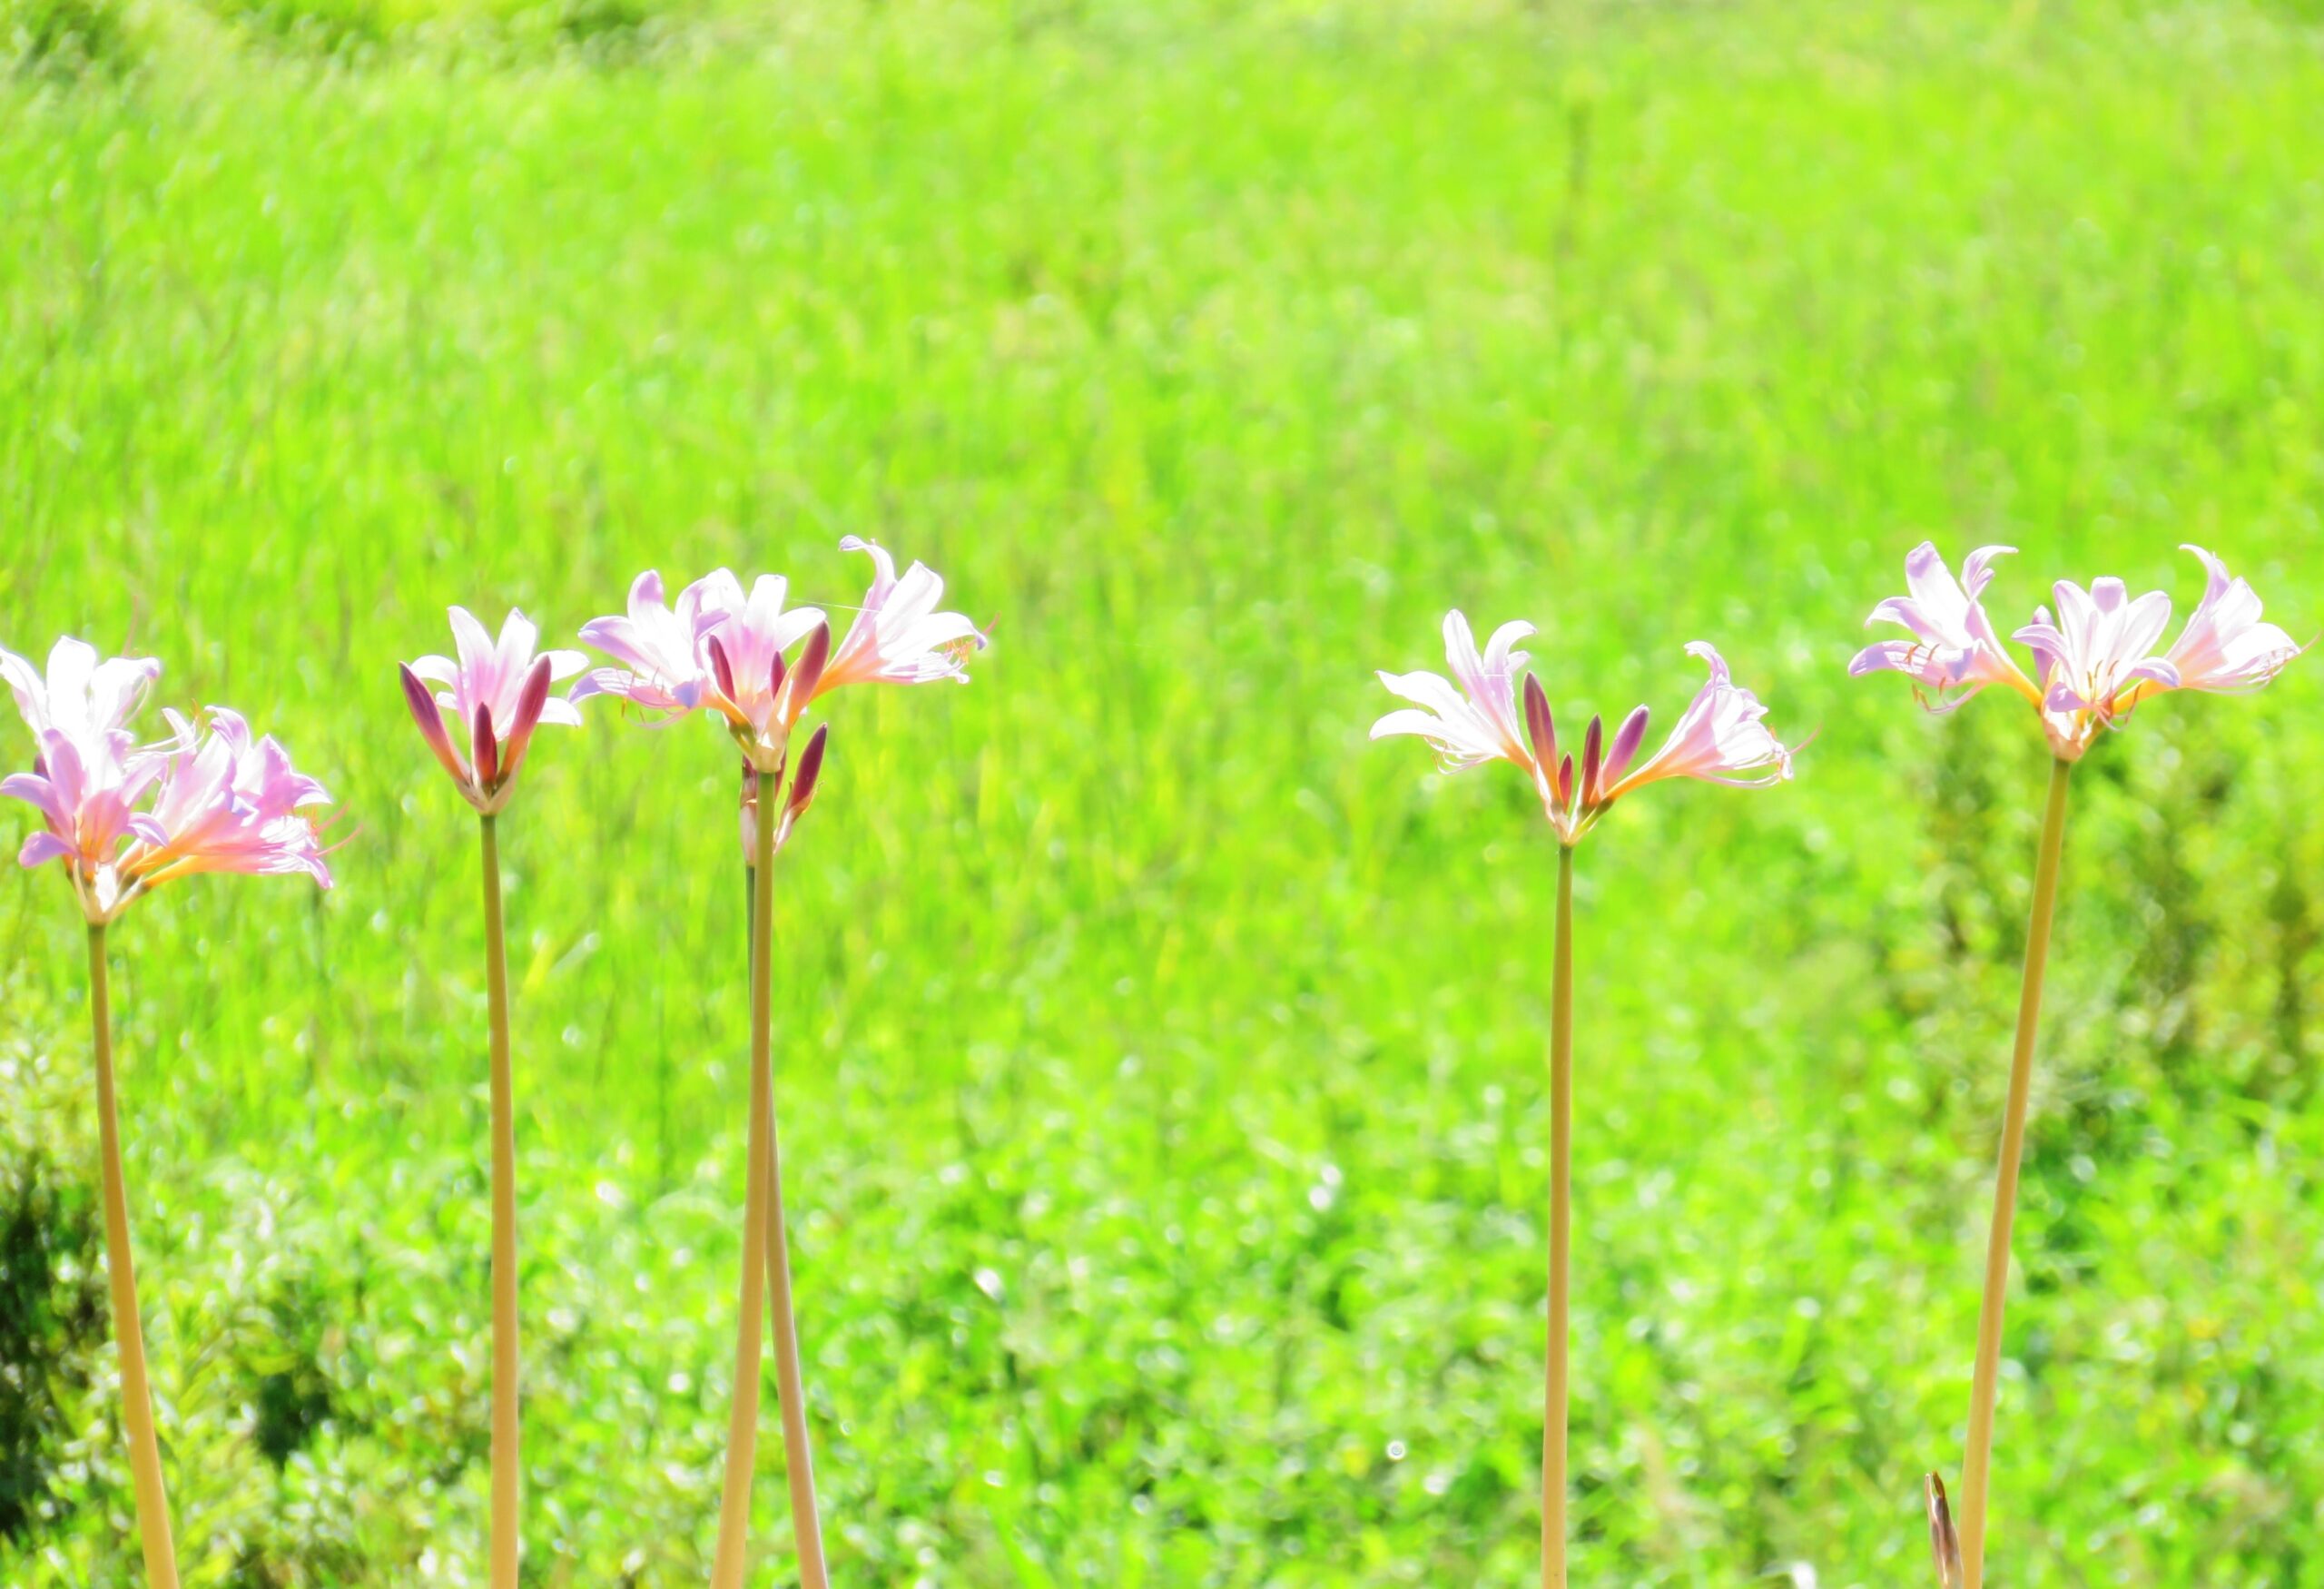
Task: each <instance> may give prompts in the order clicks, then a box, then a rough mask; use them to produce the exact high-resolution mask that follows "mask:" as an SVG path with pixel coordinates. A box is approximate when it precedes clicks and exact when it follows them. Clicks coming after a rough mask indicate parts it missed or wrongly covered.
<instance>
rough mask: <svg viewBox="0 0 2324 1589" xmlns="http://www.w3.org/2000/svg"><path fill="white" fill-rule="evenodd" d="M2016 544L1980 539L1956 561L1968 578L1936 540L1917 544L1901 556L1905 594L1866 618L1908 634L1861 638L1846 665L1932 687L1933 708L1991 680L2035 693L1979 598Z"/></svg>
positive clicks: (1947, 706)
mask: <svg viewBox="0 0 2324 1589" xmlns="http://www.w3.org/2000/svg"><path fill="white" fill-rule="evenodd" d="M2016 549H2017V548H2015V547H1979V548H1977V549H1976V550H1975V551H1974V552H1971V553H1970V554H1969V560H1968V561H1967V562H1965V563H1964V564H1963V565H1962V566H1961V572H1962V574H1963V575H1964V576H1965V579H1961V580H1956V579H1955V578H1954V577H1953V570H1952V569H1951V568H1947V567H1946V566H1945V559H1944V558H1942V557H1940V556H1938V555H1937V550H1936V545H1935V542H1933V541H1923V542H1921V544H1920V545H1918V546H1916V547H1915V548H1913V549H1912V551H1911V552H1909V553H1908V554H1906V556H1905V589H1906V591H1907V594H1906V595H1904V596H1892V597H1889V598H1888V599H1887V600H1886V601H1884V602H1882V603H1881V604H1880V605H1879V606H1878V607H1875V608H1873V609H1872V616H1871V617H1868V618H1866V620H1865V621H1866V623H1870V624H1882V623H1886V624H1897V625H1901V626H1902V627H1905V628H1906V629H1908V630H1910V631H1911V632H1912V636H1913V637H1912V638H1911V639H1910V640H1883V641H1880V642H1878V643H1876V644H1875V645H1871V646H1866V647H1865V648H1864V649H1863V650H1862V651H1859V652H1857V653H1856V659H1855V660H1854V661H1853V662H1851V663H1849V664H1848V672H1849V673H1850V674H1852V675H1856V676H1862V675H1864V674H1867V673H1877V672H1880V671H1882V670H1883V669H1887V670H1890V671H1894V672H1896V673H1902V674H1905V675H1907V676H1910V677H1911V678H1912V679H1913V681H1914V682H1915V685H1917V686H1920V687H1921V688H1923V689H1925V690H1927V691H1928V692H1929V693H1930V699H1931V702H1932V705H1931V708H1930V709H1931V710H1933V711H1951V710H1952V709H1953V708H1954V707H1955V706H1959V705H1960V704H1961V703H1962V702H1964V701H1965V700H1967V699H1968V698H1969V697H1970V696H1974V695H1975V694H1976V693H1977V692H1978V691H1979V690H1981V689H1983V688H1984V687H1985V686H1987V685H1989V684H1997V685H2002V686H2006V687H2008V688H2010V689H2014V690H2015V691H2017V692H2018V693H2019V694H2020V695H2022V696H2025V697H2026V698H2027V699H2028V700H2035V699H2037V698H2038V696H2037V695H2036V693H2035V691H2034V688H2033V683H2032V681H2031V680H2029V679H2027V678H2026V676H2025V674H2024V670H2023V669H2022V668H2020V667H2019V666H2017V664H2016V663H2015V662H2014V660H2012V659H2011V657H2010V655H2009V653H2008V652H2006V651H2004V649H2002V644H2001V636H2000V635H1999V634H1998V633H1997V632H1995V630H1994V625H1993V620H1992V619H1991V618H1988V617H1986V616H1985V609H1984V603H1983V601H1982V600H1981V599H1980V598H1981V597H1983V596H1984V591H1985V587H1986V586H1987V585H1989V584H1991V583H1992V582H1993V577H1994V572H1993V563H1994V558H1999V557H2004V556H2007V555H2008V554H2010V553H2013V552H2014V551H2015V550H2016Z"/></svg>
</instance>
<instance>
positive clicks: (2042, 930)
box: [1961, 760, 2073, 1589]
mask: <svg viewBox="0 0 2324 1589" xmlns="http://www.w3.org/2000/svg"><path fill="white" fill-rule="evenodd" d="M2072 776H2073V763H2072V762H2069V761H2063V760H2061V761H2059V762H2057V763H2056V764H2055V765H2053V766H2052V767H2051V769H2050V801H2049V806H2048V809H2047V810H2046V811H2045V812H2044V813H2043V818H2042V849H2041V854H2040V857H2039V859H2038V860H2036V861H2035V863H2034V866H2033V922H2032V923H2031V924H2030V925H2029V926H2028V927H2027V928H2026V931H2025V976H2024V982H2023V983H2022V985H2021V986H2020V988H2019V991H2018V997H2017V1046H2016V1050H2015V1051H2014V1053H2013V1054H2012V1055H2011V1058H2010V1064H2009V1103H2008V1106H2007V1108H2006V1110H2004V1113H2003V1115H2002V1126H2001V1169H2000V1173H1999V1176H1998V1178H1997V1179H1996V1181H1995V1183H1994V1222H1993V1230H1992V1233H1991V1234H1990V1236H1989V1237H1988V1238H1987V1239H1986V1243H1985V1290H1984V1302H1983V1304H1982V1305H1981V1307H1980V1308H1979V1309H1978V1313H1977V1368H1976V1376H1975V1378H1974V1382H1973V1384H1972V1387H1971V1389H1970V1392H1969V1446H1968V1454H1967V1456H1965V1459H1964V1460H1963V1462H1962V1465H1961V1558H1962V1568H1963V1572H1964V1574H1965V1580H1966V1589H1982V1585H1983V1584H1984V1576H1985V1499H1986V1495H1987V1493H1988V1491H1987V1484H1988V1480H1989V1478H1990V1476H1991V1473H1992V1466H1993V1446H1994V1389H1995V1384H1996V1381H1997V1380H1998V1379H1999V1377H2000V1375H2001V1325H2002V1309H2003V1308H2004V1307H2005V1306H2006V1305H2007V1303H2008V1299H2009V1236H2010V1226H2011V1224H2012V1223H2013V1222H2014V1219H2015V1217H2016V1213H2017V1166H2018V1160H2019V1159H2020V1158H2021V1157H2023V1155H2024V1150H2025V1108H2026V1100H2027V1097H2028V1095H2029V1094H2030V1093H2031V1091H2033V1039H2034V1034H2035V1031H2037V1029H2038V1028H2039V1027H2040V1025H2041V1020H2042V979H2043V972H2045V971H2046V970H2047V969H2048V966H2049V961H2050V923H2051V921H2052V919H2053V917H2054V915H2055V914H2056V913H2057V903H2058V870H2059V863H2060V859H2061V857H2062V856H2063V854H2064V851H2065V837H2066V788H2067V782H2068V780H2069V779H2070V778H2071V777H2072Z"/></svg>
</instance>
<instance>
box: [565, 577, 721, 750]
mask: <svg viewBox="0 0 2324 1589" xmlns="http://www.w3.org/2000/svg"><path fill="white" fill-rule="evenodd" d="M741 606H743V587H742V584H741V582H740V581H738V580H737V579H736V578H735V577H734V575H733V574H732V573H730V572H728V571H727V570H726V569H724V568H720V569H718V570H716V571H715V572H714V573H710V574H706V575H704V577H701V578H699V579H697V580H695V581H694V583H693V584H691V585H689V586H687V587H685V588H684V590H682V591H680V592H679V593H678V605H677V607H675V609H673V608H672V607H670V606H669V605H668V604H667V603H666V602H665V601H664V599H663V596H662V576H661V575H660V573H658V572H657V571H656V570H655V569H652V568H648V569H646V570H645V572H644V573H643V574H640V575H639V576H638V577H636V578H635V579H634V580H632V581H631V582H630V587H629V611H628V612H627V613H626V614H625V615H624V614H615V615H614V616H612V617H602V618H592V619H590V620H589V621H588V622H587V623H586V624H584V625H582V626H581V639H582V641H583V643H584V644H586V645H590V646H596V648H597V649H598V650H600V651H603V652H605V653H606V655H607V656H611V657H613V658H614V660H615V661H616V662H619V663H621V664H622V665H623V666H620V667H596V668H591V669H590V670H589V671H588V672H587V673H586V674H584V675H582V677H581V682H580V683H578V684H576V685H575V686H573V690H572V694H571V696H570V697H569V698H570V699H571V700H573V701H575V702H580V701H585V700H587V699H588V698H589V697H590V696H620V697H621V698H623V699H624V700H626V701H628V702H630V703H631V704H633V705H635V706H643V707H645V709H646V710H648V711H652V712H666V713H669V714H671V716H672V719H673V720H674V719H675V718H676V717H681V716H684V715H685V714H687V713H689V712H691V711H693V710H694V708H695V707H697V706H701V705H702V704H703V696H704V693H705V692H706V691H707V690H708V689H709V688H710V683H711V678H710V665H709V662H708V661H707V659H706V658H705V657H704V655H703V646H702V641H703V637H704V636H705V635H707V634H708V633H709V632H710V631H711V630H712V629H713V628H714V627H716V626H717V625H718V623H719V622H720V621H721V620H722V619H724V617H725V616H726V615H727V614H728V613H729V612H731V611H733V610H734V608H736V607H741Z"/></svg>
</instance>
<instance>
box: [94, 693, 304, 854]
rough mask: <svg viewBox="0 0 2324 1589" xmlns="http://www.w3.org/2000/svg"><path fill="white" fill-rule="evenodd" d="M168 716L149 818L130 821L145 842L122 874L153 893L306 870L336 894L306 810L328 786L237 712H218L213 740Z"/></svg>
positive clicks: (220, 708)
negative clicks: (188, 880)
mask: <svg viewBox="0 0 2324 1589" xmlns="http://www.w3.org/2000/svg"><path fill="white" fill-rule="evenodd" d="M168 716H169V719H170V726H171V728H172V730H173V732H174V734H175V736H176V743H175V745H173V746H172V747H171V748H170V749H169V751H168V752H167V753H166V754H165V755H163V756H162V773H161V779H160V787H159V790H158V792H157V793H156V794H155V795H154V797H153V810H152V812H151V813H144V812H141V813H139V814H136V815H133V816H132V817H131V818H130V819H129V825H130V829H131V831H132V832H133V833H134V834H136V835H137V837H138V840H139V844H138V845H137V847H136V848H134V849H133V850H132V851H131V852H130V854H129V858H128V860H127V861H126V862H125V863H123V868H122V869H123V872H124V873H127V874H129V875H130V876H132V877H134V878H135V879H137V881H138V882H139V883H141V884H142V885H143V886H144V887H146V888H153V887H158V886H159V885H160V884H162V883H166V882H168V881H169V880H170V879H172V878H174V877H191V876H193V875H195V874H196V873H203V872H243V873H253V874H260V875H281V874H283V873H293V872H300V873H305V874H306V875H308V876H310V877H311V878H313V879H314V880H315V882H316V883H318V884H320V886H322V887H324V888H329V887H330V885H331V876H330V867H329V866H328V865H326V864H324V861H323V849H322V841H321V836H320V834H319V833H318V831H317V829H316V826H315V824H314V823H313V822H311V821H310V820H309V819H308V818H307V817H306V816H304V815H302V814H300V813H301V812H302V811H303V810H305V809H306V808H307V807H310V806H316V805H328V804H330V795H328V794H326V793H325V792H324V790H323V786H322V785H320V784H319V783H317V782H316V781H315V780H314V779H312V778H310V777H309V776H307V775H305V774H304V773H301V772H300V771H299V770H298V768H296V767H294V766H292V765H291V753H290V752H288V751H286V750H284V749H283V748H282V745H281V742H280V741H278V740H277V739H276V738H275V737H274V736H273V735H271V734H270V735H265V736H264V737H262V738H255V739H254V738H252V737H251V729H250V725H249V724H248V723H247V722H245V721H244V720H243V719H242V716H241V714H240V713H238V712H231V711H229V710H227V709H226V708H225V707H223V706H212V707H211V708H210V724H209V733H208V734H207V735H203V734H202V732H200V731H199V730H198V729H197V728H196V727H195V725H193V724H192V723H190V722H188V721H187V720H186V719H185V718H183V717H181V716H178V714H176V713H175V712H172V713H169V714H168Z"/></svg>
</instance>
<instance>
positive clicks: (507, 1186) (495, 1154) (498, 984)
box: [483, 814, 524, 1589]
mask: <svg viewBox="0 0 2324 1589" xmlns="http://www.w3.org/2000/svg"><path fill="white" fill-rule="evenodd" d="M483 827H484V979H485V996H486V1001H487V1009H488V1012H489V1016H490V1020H491V1023H492V1541H491V1551H492V1589H517V1555H518V1553H519V1550H520V1548H521V1545H522V1524H521V1521H520V1519H521V1515H522V1507H523V1488H524V1466H523V1458H522V1456H520V1455H519V1442H518V1435H517V1395H518V1386H519V1379H518V1375H519V1372H520V1371H519V1368H518V1366H517V1363H518V1359H517V1096H516V1095H517V1088H516V1078H515V1076H514V1075H513V1074H512V1072H511V1070H510V1066H509V1061H508V950H507V939H506V935H505V931H504V929H503V927H502V924H501V918H500V840H499V836H498V834H497V832H496V831H495V821H494V819H493V817H492V816H491V815H489V814H487V815H486V816H485V817H484V818H483Z"/></svg>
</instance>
